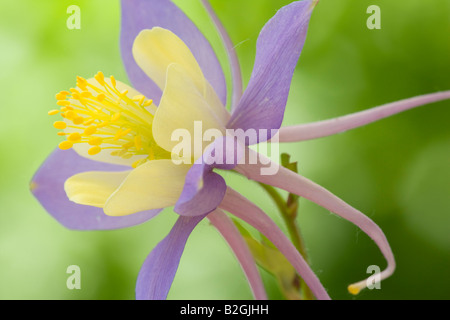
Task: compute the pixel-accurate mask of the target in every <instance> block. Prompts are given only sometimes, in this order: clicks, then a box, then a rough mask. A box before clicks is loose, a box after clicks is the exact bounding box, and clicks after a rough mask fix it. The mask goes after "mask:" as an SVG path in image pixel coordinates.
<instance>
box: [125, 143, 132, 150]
mask: <svg viewBox="0 0 450 320" xmlns="http://www.w3.org/2000/svg"><path fill="white" fill-rule="evenodd" d="M131 147H134V142H127V143H125V144H124V145H123V148H125V149H130V148H131Z"/></svg>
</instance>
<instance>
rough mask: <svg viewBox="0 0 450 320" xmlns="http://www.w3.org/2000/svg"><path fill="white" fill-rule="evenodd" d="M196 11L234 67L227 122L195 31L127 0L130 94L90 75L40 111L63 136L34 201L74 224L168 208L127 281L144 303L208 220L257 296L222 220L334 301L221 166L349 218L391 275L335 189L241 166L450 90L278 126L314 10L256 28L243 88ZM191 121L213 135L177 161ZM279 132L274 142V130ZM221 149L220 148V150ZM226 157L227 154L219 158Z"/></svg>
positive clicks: (164, 10)
mask: <svg viewBox="0 0 450 320" xmlns="http://www.w3.org/2000/svg"><path fill="white" fill-rule="evenodd" d="M202 2H203V3H204V5H205V8H206V9H207V10H208V12H209V13H210V15H211V18H212V19H213V21H214V22H215V23H216V26H217V29H218V31H219V32H220V33H221V35H222V38H223V39H224V43H225V47H226V48H227V52H228V55H229V58H230V59H229V60H230V67H231V70H232V74H233V85H234V86H233V92H232V94H231V96H232V103H231V113H230V112H229V111H227V109H226V108H225V105H226V97H227V90H226V86H225V80H224V76H223V73H222V69H221V66H220V64H219V63H218V60H217V58H216V56H215V54H214V51H213V50H212V48H211V47H210V45H209V43H208V42H207V40H206V39H205V38H204V37H203V36H202V34H201V33H200V32H199V31H198V29H197V28H196V27H195V26H194V25H193V24H192V22H191V21H190V20H189V19H188V18H187V17H186V16H185V15H184V14H183V13H182V12H181V11H180V10H179V9H178V8H177V7H176V6H175V5H174V4H173V3H172V2H171V1H168V0H147V1H144V0H134V1H131V0H122V34H121V50H122V56H123V61H124V65H125V68H126V70H127V72H128V75H129V78H130V81H131V83H132V85H133V87H134V88H135V89H134V88H132V87H130V86H128V85H126V84H124V83H122V82H120V81H117V80H116V79H115V78H114V77H109V78H106V77H104V75H103V74H102V73H101V72H99V73H98V74H97V75H95V76H94V77H93V78H92V79H87V80H86V79H83V78H80V77H79V78H77V87H76V88H74V89H70V90H69V91H63V92H60V93H59V94H57V96H56V98H57V100H58V101H57V104H58V105H59V106H60V109H58V110H56V109H55V110H52V111H50V112H49V114H51V115H60V116H62V119H60V120H59V121H56V122H55V123H54V126H55V128H57V129H59V130H62V131H61V132H60V133H59V134H60V135H61V136H64V137H65V138H66V140H65V141H63V142H61V143H60V145H59V150H56V151H55V152H54V153H53V154H52V155H51V156H50V157H49V159H48V160H47V161H46V163H44V165H43V166H42V167H41V169H40V170H39V171H38V173H37V174H36V176H35V178H34V179H33V181H34V184H33V185H34V186H35V187H34V188H33V192H34V194H35V195H36V197H37V198H38V199H39V200H40V201H41V203H42V204H43V206H44V207H45V208H46V209H47V210H48V211H49V212H50V213H51V214H52V215H54V216H55V218H56V219H58V220H59V221H60V222H61V223H62V224H63V225H65V226H67V227H69V228H73V229H111V228H119V227H126V226H130V225H133V224H137V223H141V222H143V221H145V220H148V219H150V218H152V217H154V216H155V215H156V214H158V213H159V212H160V211H161V210H162V208H165V207H171V206H173V207H174V210H175V211H176V212H177V213H178V214H179V215H180V218H179V219H178V221H177V222H176V224H175V226H174V228H173V229H172V231H171V232H170V233H169V234H168V236H167V237H166V238H165V239H163V240H162V241H161V242H160V243H159V244H158V245H157V246H156V247H155V248H154V249H153V251H152V252H151V253H150V255H149V256H148V257H147V259H146V261H145V262H144V264H143V266H142V269H141V272H140V274H139V277H138V281H137V286H136V294H137V298H139V299H164V298H165V297H166V296H167V293H168V291H169V289H170V286H171V284H172V281H173V278H174V276H175V273H176V270H177V267H178V264H179V261H180V257H181V254H182V252H183V249H184V246H185V243H186V241H187V239H188V237H189V235H190V233H191V232H192V230H193V229H194V228H195V226H196V225H197V224H198V223H199V222H200V221H202V220H203V219H204V218H208V219H209V220H210V221H211V222H212V223H213V224H214V225H215V226H216V228H217V229H218V230H219V231H220V232H221V233H222V234H223V236H224V238H225V239H226V240H227V241H228V242H229V244H230V246H231V247H232V248H233V250H234V251H235V253H236V256H237V257H238V259H239V261H240V263H241V265H242V267H243V269H244V272H245V273H246V275H247V277H248V279H249V283H250V286H251V287H252V290H253V292H254V295H255V297H256V298H258V299H264V298H266V295H265V292H264V288H263V286H262V282H261V279H260V276H259V273H258V272H257V269H256V267H255V263H254V259H253V258H252V255H251V253H250V251H249V249H248V247H247V245H246V243H245V241H244V240H243V238H242V236H241V234H240V233H239V232H238V231H237V229H236V227H235V226H234V224H233V223H231V222H230V220H229V218H228V216H227V215H226V214H225V213H224V211H227V212H229V213H231V214H233V215H235V216H236V217H238V218H240V219H242V220H244V221H246V222H248V223H249V224H251V225H252V226H254V227H255V228H256V229H258V230H259V231H261V232H262V233H263V234H264V235H265V236H266V237H267V238H268V239H269V240H270V241H271V242H272V243H273V244H274V245H275V246H276V247H277V248H278V250H279V251H280V252H281V253H282V254H283V255H284V256H285V257H286V259H287V260H288V261H289V262H290V263H291V264H292V266H293V267H294V268H295V270H296V272H297V273H298V274H299V275H300V276H301V278H302V279H303V280H304V281H305V283H306V284H307V285H308V287H309V288H310V289H311V291H312V292H313V294H314V295H315V297H316V298H318V299H328V298H329V296H328V294H327V292H326V290H325V289H324V288H323V286H322V285H321V283H320V281H319V279H318V277H317V276H316V275H315V274H314V273H313V272H312V270H311V268H310V267H309V266H308V264H307V263H306V261H305V259H304V258H303V257H302V255H301V254H300V253H299V252H298V251H297V249H296V248H295V247H294V246H293V244H292V243H291V242H290V241H289V240H288V239H287V237H286V236H285V235H284V234H283V232H281V230H280V229H279V228H278V227H277V226H276V225H275V223H274V222H273V221H272V220H271V219H270V218H268V216H267V215H266V214H265V213H264V212H262V211H261V209H259V208H258V207H257V206H256V205H255V204H253V203H251V202H250V201H249V200H247V199H246V198H244V197H243V196H242V195H240V194H239V193H237V192H236V191H234V190H232V189H231V188H229V187H227V185H226V183H225V180H224V179H223V178H222V176H221V175H220V174H218V173H217V172H216V169H225V170H231V169H234V170H235V171H237V172H239V173H241V174H243V175H245V176H246V177H248V178H249V179H252V180H255V181H258V182H261V183H265V184H268V185H272V186H275V187H279V188H281V189H284V190H287V191H289V192H290V193H292V194H296V195H299V196H302V197H304V198H307V199H309V200H311V201H314V202H316V203H317V204H319V205H321V206H323V207H325V208H327V209H328V210H330V211H332V212H334V213H336V214H338V215H340V216H342V217H344V218H345V219H347V220H349V221H351V222H353V223H355V224H356V225H357V226H359V227H360V228H361V229H362V230H363V231H364V232H366V233H367V234H368V235H369V236H370V237H371V238H372V239H373V240H374V241H375V242H376V243H377V245H378V246H379V247H380V249H381V251H382V253H383V255H384V256H385V258H386V260H387V262H388V266H387V268H386V269H385V270H384V271H383V272H382V273H381V278H386V277H388V276H389V275H391V274H392V272H393V271H394V269H395V261H394V258H393V254H392V252H391V250H390V247H389V244H388V242H387V239H386V237H385V236H384V234H383V232H382V231H381V229H379V228H378V226H376V224H375V223H374V222H373V221H372V220H370V219H369V218H367V217H366V216H365V215H363V214H362V213H361V212H360V211H358V210H357V209H355V208H353V207H351V206H350V205H348V204H347V203H345V202H344V201H342V200H341V199H339V198H338V197H336V196H335V195H333V194H332V193H331V192H329V191H327V190H325V189H324V188H322V187H320V186H318V185H317V184H315V183H313V182H312V181H310V180H308V179H306V178H304V177H302V176H300V175H298V174H296V173H294V172H292V171H290V170H288V169H286V168H283V167H281V166H279V165H277V164H274V166H276V167H277V170H276V172H275V173H274V174H272V175H264V174H261V169H263V168H264V166H267V165H268V164H270V163H271V161H270V160H268V159H265V158H264V157H262V156H261V155H259V154H256V157H255V159H258V161H257V162H256V163H248V162H247V159H249V158H250V157H251V156H252V155H254V153H255V152H254V151H252V150H251V149H249V148H248V146H249V145H250V144H253V143H257V142H263V141H266V140H271V139H272V140H271V142H274V141H276V139H279V140H280V142H292V141H300V140H306V139H312V138H316V137H319V136H326V135H330V134H334V133H337V132H341V131H345V130H348V129H352V128H355V127H357V126H360V125H364V124H367V123H370V122H373V121H376V120H378V119H381V118H383V117H386V116H389V115H391V114H394V113H398V112H401V111H404V110H407V109H410V108H413V107H416V106H419V105H423V104H426V103H430V102H434V101H438V100H442V99H448V98H450V93H449V92H443V93H437V94H431V95H428V96H423V97H418V98H415V99H412V100H405V101H400V102H396V103H393V104H389V105H386V106H382V107H378V108H374V109H371V110H368V111H366V112H362V113H359V114H354V115H350V116H347V117H343V118H340V119H337V120H331V121H325V122H320V123H318V124H310V125H303V126H295V127H291V128H281V129H280V127H281V124H282V120H283V116H284V110H285V106H286V102H287V98H288V94H289V89H290V83H291V79H292V75H293V72H294V69H295V67H296V64H297V61H298V58H299V56H300V53H301V51H302V48H303V44H304V42H305V40H306V34H307V29H308V24H309V20H310V17H311V13H312V11H313V8H314V6H315V5H316V4H317V1H312V0H304V1H296V2H293V3H291V4H290V5H288V6H286V7H284V8H282V9H280V10H279V11H278V12H277V13H276V15H275V16H274V17H273V18H272V19H271V20H270V21H269V22H268V23H267V24H266V25H265V27H264V28H263V29H262V31H261V33H260V35H259V38H258V42H257V52H256V57H255V65H254V68H253V72H252V76H251V79H250V81H249V83H248V85H247V87H246V89H245V91H244V92H242V87H241V86H242V79H241V78H240V67H239V64H238V59H237V58H236V54H235V52H234V50H233V46H232V45H231V41H230V40H229V38H228V36H227V34H226V32H225V31H224V29H223V27H222V26H221V25H220V22H219V20H218V19H217V17H216V16H215V14H214V12H213V11H212V9H211V7H210V6H209V4H208V2H207V1H202ZM197 123H201V130H200V131H201V132H200V135H201V136H202V137H204V135H205V133H206V132H208V130H211V131H209V132H214V133H215V134H212V135H211V136H210V137H209V139H207V140H208V143H206V144H204V145H203V144H202V145H201V146H200V148H197V147H196V142H195V141H194V140H192V141H190V142H189V143H188V144H189V147H190V149H192V150H194V152H192V153H187V154H186V153H179V152H177V151H179V150H178V149H177V147H178V143H179V141H178V140H177V139H176V138H175V139H174V133H175V132H177V130H184V132H187V133H189V135H190V136H195V135H196V134H198V133H199V132H197V131H198V128H197V127H196V124H197ZM279 129H280V130H279ZM228 130H240V131H241V132H249V131H252V130H253V131H254V132H257V134H256V136H255V138H254V139H250V140H246V139H245V138H244V139H238V140H239V141H237V143H236V140H237V137H236V136H233V135H230V134H229V131H228ZM264 130H265V131H264ZM278 130H279V135H278V134H275V133H276V132H277V131H278ZM261 132H270V134H268V135H262V134H261ZM244 136H245V135H244ZM229 141H231V143H230V144H228V142H229ZM224 145H225V146H226V147H225V152H222V153H221V152H220V150H221V149H222V150H223V148H224ZM69 149H73V150H69ZM198 150H199V151H198ZM230 154H232V155H233V156H231V157H228V156H229V155H230ZM211 159H213V161H209V160H211ZM230 159H231V160H230ZM174 160H182V161H178V162H177V161H174ZM241 160H243V162H242V161H241ZM55 194H56V195H57V196H56V197H55ZM68 200H70V201H68ZM364 286H365V281H362V282H358V283H356V284H354V285H351V286H350V287H349V290H350V291H351V292H352V293H356V292H358V291H359V290H360V289H362V288H364Z"/></svg>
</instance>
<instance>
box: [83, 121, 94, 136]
mask: <svg viewBox="0 0 450 320" xmlns="http://www.w3.org/2000/svg"><path fill="white" fill-rule="evenodd" d="M85 124H86V123H85ZM96 131H97V127H96V126H90V127H87V128H86V129H84V134H85V135H87V136H90V135H93V134H94V133H95V132H96Z"/></svg>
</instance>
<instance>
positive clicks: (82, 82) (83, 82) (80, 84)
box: [77, 77, 87, 90]
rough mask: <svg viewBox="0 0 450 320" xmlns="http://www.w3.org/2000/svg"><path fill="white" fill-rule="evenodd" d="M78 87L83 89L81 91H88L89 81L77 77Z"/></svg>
mask: <svg viewBox="0 0 450 320" xmlns="http://www.w3.org/2000/svg"><path fill="white" fill-rule="evenodd" d="M77 86H78V87H79V88H80V89H81V90H86V89H87V88H86V86H87V81H86V79H84V78H82V77H77Z"/></svg>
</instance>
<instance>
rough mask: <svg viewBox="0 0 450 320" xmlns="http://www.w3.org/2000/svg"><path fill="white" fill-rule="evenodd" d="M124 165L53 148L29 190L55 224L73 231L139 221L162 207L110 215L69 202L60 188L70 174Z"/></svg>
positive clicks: (143, 220) (100, 228) (154, 213)
mask: <svg viewBox="0 0 450 320" xmlns="http://www.w3.org/2000/svg"><path fill="white" fill-rule="evenodd" d="M125 170H129V168H128V167H125V166H118V165H112V164H106V163H103V162H97V161H92V160H89V159H86V158H83V157H81V156H79V155H78V154H77V153H76V152H75V151H73V150H64V151H62V150H59V149H56V150H54V151H53V152H52V154H51V155H50V156H49V157H48V158H47V160H46V161H45V162H44V163H43V164H42V166H41V167H40V168H39V170H38V171H37V172H36V174H35V175H34V177H33V179H32V181H31V191H32V193H33V194H34V196H35V197H36V198H37V199H38V200H39V202H40V203H41V205H42V206H43V207H44V208H45V210H47V212H49V213H50V214H51V215H52V216H53V217H54V218H55V219H56V220H57V221H58V222H59V223H61V224H62V225H63V226H65V227H66V228H69V229H75V230H107V229H119V228H126V227H130V226H134V225H137V224H140V223H143V222H145V221H147V220H149V219H151V218H153V217H154V216H156V215H157V214H158V213H159V212H161V210H162V209H156V210H150V211H145V212H140V213H135V214H131V215H129V216H125V217H111V216H107V215H106V214H104V213H103V209H101V208H96V207H91V206H83V205H79V204H76V203H74V202H71V201H70V200H69V199H68V198H67V195H66V193H65V191H64V182H65V181H66V180H67V179H68V178H69V177H71V176H73V175H75V174H77V173H81V172H86V171H125Z"/></svg>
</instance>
